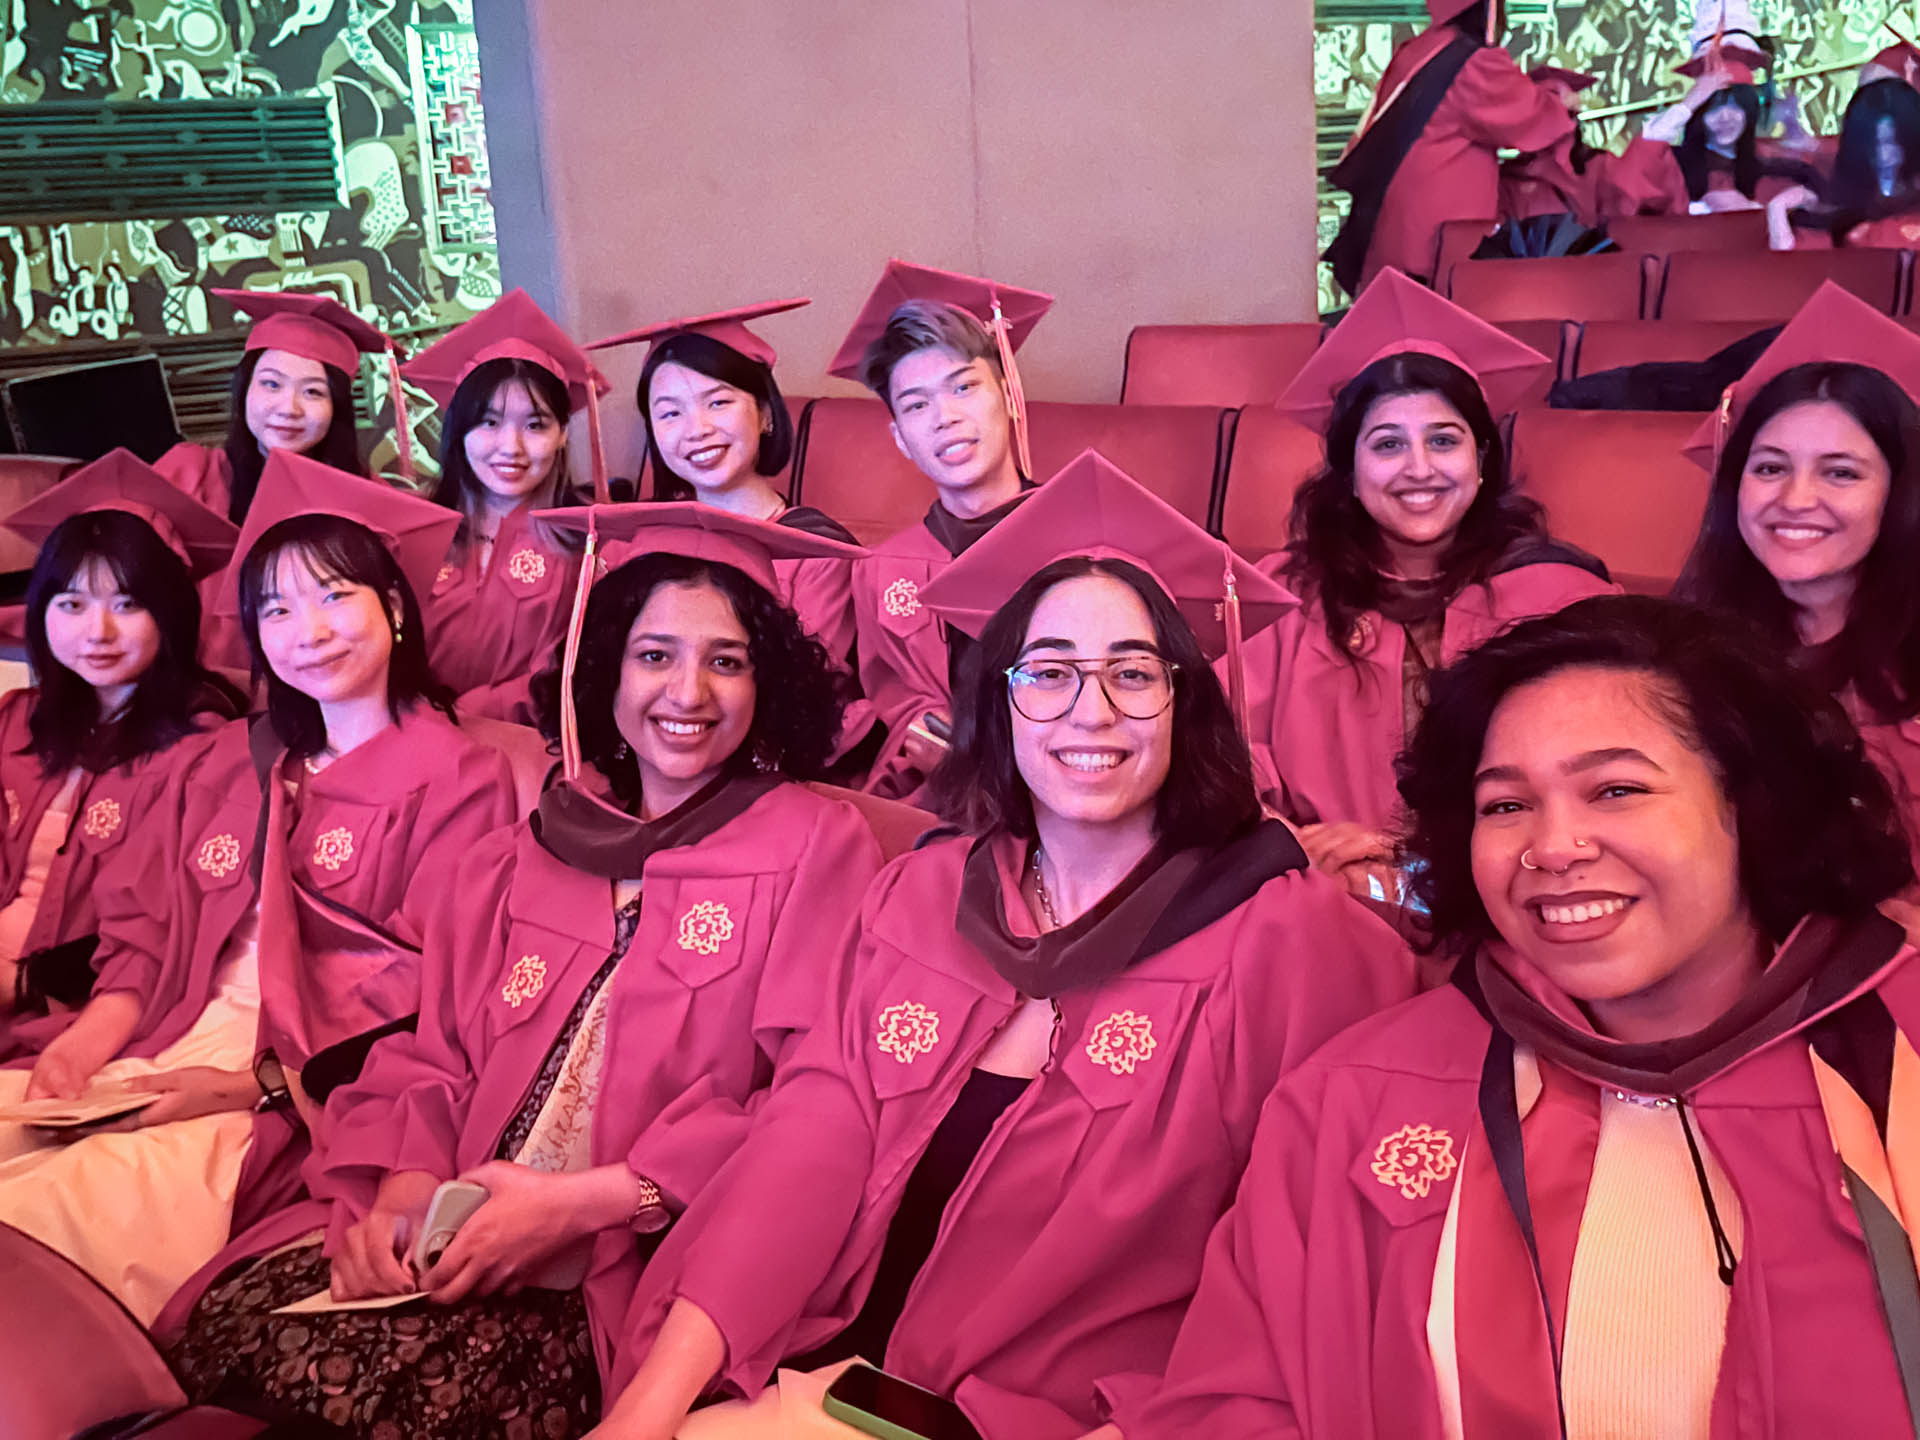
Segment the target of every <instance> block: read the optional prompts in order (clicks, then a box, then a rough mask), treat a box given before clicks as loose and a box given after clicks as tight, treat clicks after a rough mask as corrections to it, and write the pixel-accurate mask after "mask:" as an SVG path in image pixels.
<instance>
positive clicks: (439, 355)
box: [400, 290, 613, 410]
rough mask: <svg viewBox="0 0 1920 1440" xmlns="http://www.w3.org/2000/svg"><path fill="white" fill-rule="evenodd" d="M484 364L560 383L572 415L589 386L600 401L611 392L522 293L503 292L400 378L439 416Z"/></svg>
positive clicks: (578, 351) (423, 353) (414, 361)
mask: <svg viewBox="0 0 1920 1440" xmlns="http://www.w3.org/2000/svg"><path fill="white" fill-rule="evenodd" d="M489 360H528V361H531V362H532V363H533V364H535V365H538V366H539V367H540V368H541V369H543V370H546V371H548V372H549V373H551V374H553V375H555V376H557V377H558V378H559V379H561V380H562V381H564V382H565V383H566V387H567V396H568V398H569V400H570V401H571V402H572V404H573V407H574V408H575V409H576V410H581V409H585V408H586V404H587V390H588V387H589V386H591V387H593V389H594V390H596V391H597V392H598V393H599V394H601V395H605V394H606V393H607V392H608V391H609V390H610V389H612V388H613V387H612V386H611V385H610V384H609V383H608V381H607V377H606V376H604V375H602V374H601V373H600V372H599V371H598V370H597V369H595V368H594V364H593V361H592V360H591V359H589V358H588V356H587V352H586V351H585V350H583V349H581V348H580V346H578V345H576V344H574V343H573V341H572V340H570V339H568V338H567V332H566V331H564V330H562V329H561V328H560V327H559V326H558V325H557V324H555V323H554V321H553V319H552V318H551V317H550V316H549V315H548V314H547V312H546V311H544V310H542V309H541V308H540V307H539V306H538V305H536V304H535V303H534V300H533V297H532V296H531V295H529V294H527V292H526V291H525V290H509V291H508V292H507V293H506V294H505V295H502V296H501V297H500V298H499V299H498V300H496V301H494V302H493V304H491V305H489V306H488V307H487V308H486V309H485V310H482V311H481V312H480V313H479V314H478V315H476V316H474V317H473V318H472V319H471V320H469V321H467V322H466V323H465V324H464V325H461V326H460V327H459V328H458V329H456V330H453V331H451V332H449V333H448V334H446V335H443V336H441V337H440V338H439V339H438V340H436V341H434V342H433V344H431V345H429V346H428V347H427V348H426V349H425V350H422V351H421V352H420V353H419V354H418V355H416V356H414V357H413V359H411V360H409V361H408V362H407V363H406V364H405V365H404V366H402V367H401V370H400V373H401V374H403V375H405V376H406V377H407V379H409V380H411V381H412V382H413V383H414V384H416V385H418V386H419V387H420V388H421V389H422V390H424V391H426V392H427V393H428V394H429V395H431V396H433V399H434V403H435V404H437V405H439V406H440V408H441V409H443V410H444V409H445V408H446V407H447V405H448V403H449V402H450V401H451V400H452V399H453V392H454V391H455V390H457V389H459V388H460V382H461V381H462V380H464V379H466V378H467V376H468V375H470V374H471V373H472V372H473V371H474V369H475V368H476V367H478V366H480V365H484V364H485V363H486V362H487V361H489Z"/></svg>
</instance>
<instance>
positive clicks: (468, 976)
mask: <svg viewBox="0 0 1920 1440" xmlns="http://www.w3.org/2000/svg"><path fill="white" fill-rule="evenodd" d="M540 519H541V521H542V522H543V523H549V524H554V525H558V526H561V527H565V528H567V529H570V530H574V531H580V530H585V531H587V532H588V536H589V553H588V559H587V563H589V564H592V563H593V561H594V559H595V556H594V554H593V549H594V548H595V547H596V546H600V545H604V546H605V548H606V554H607V559H608V560H609V561H610V562H611V563H612V566H613V568H612V569H611V570H610V571H609V572H608V573H607V574H606V576H605V577H604V578H602V579H601V580H600V581H599V582H598V583H597V584H595V585H594V586H593V589H592V591H591V594H590V596H589V597H587V598H586V601H585V605H584V616H582V615H580V614H576V615H575V617H574V624H573V629H572V634H573V642H572V644H577V646H578V650H577V656H576V653H575V652H574V650H573V648H572V644H570V645H569V647H568V649H567V652H566V659H565V663H564V668H563V670H562V673H561V674H560V675H559V676H556V675H554V674H553V673H552V672H551V671H549V672H546V673H544V674H543V675H542V676H541V677H540V683H538V684H536V686H535V694H536V703H537V704H538V705H539V707H540V710H541V713H542V718H543V722H544V726H545V728H546V729H547V730H548V731H549V733H550V734H553V735H555V736H558V737H559V738H560V740H561V743H562V751H563V754H564V755H565V757H566V760H567V772H568V779H566V780H564V781H562V782H560V783H557V784H555V785H554V786H553V787H551V788H550V789H549V790H548V791H547V793H546V794H545V795H544V796H543V797H542V800H541V803H540V808H539V811H538V812H537V814H536V815H534V816H533V817H532V818H531V819H530V821H529V822H528V823H526V824H524V825H517V826H513V827H509V828H506V829H502V830H500V831H497V832H495V833H494V834H493V835H492V836H490V837H489V838H488V839H486V840H485V841H483V842H482V843H480V844H479V845H478V846H476V847H474V848H473V850H472V852H471V853H470V854H469V855H468V857H467V859H466V861H465V863H464V864H463V865H462V866H461V867H460V869H459V871H458V873H457V875H456V876H454V877H453V878H452V881H451V883H449V884H447V885H445V886H444V890H443V893H444V897H445V904H444V905H443V906H442V907H441V908H440V910H439V911H438V912H437V913H436V914H435V915H433V916H432V917H430V919H429V922H428V931H427V939H426V944H425V949H424V956H423V961H422V963H423V965H424V966H425V979H424V982H423V990H422V997H421V1010H420V1020H419V1026H418V1029H417V1032H416V1033H412V1034H407V1033H401V1034H395V1035H392V1036H390V1037H388V1038H386V1039H383V1040H381V1041H379V1042H378V1043H377V1044H376V1045H375V1046H374V1048H373V1050H372V1053H371V1055H370V1057H369V1059H368V1061H367V1064H366V1067H365V1069H364V1070H363V1072H362V1073H361V1074H360V1076H359V1078H358V1079H357V1080H355V1081H353V1082H352V1083H350V1084H347V1085H345V1086H343V1087H342V1088H340V1089H339V1090H337V1091H336V1092H335V1093H334V1094H333V1096H332V1098H331V1100H330V1102H329V1104H328V1106H327V1111H326V1118H325V1130H326V1135H327V1144H326V1153H325V1155H324V1157H323V1159H322V1163H320V1164H318V1165H317V1166H315V1167H313V1168H312V1170H311V1171H310V1180H311V1183H312V1186H313V1190H314V1194H315V1196H316V1197H317V1199H316V1200H314V1201H311V1202H308V1203H307V1204H305V1205H302V1206H298V1207H295V1208H293V1209H291V1210H288V1211H284V1212H282V1213H281V1214H280V1215H277V1216H274V1217H272V1218H271V1219H269V1220H268V1221H266V1222H264V1223H263V1224H261V1225H259V1226H257V1227H255V1229H254V1230H253V1231H252V1233H251V1234H249V1235H246V1236H242V1237H241V1238H240V1239H239V1240H237V1241H236V1242H235V1243H234V1245H233V1246H231V1247H229V1250H228V1252H227V1256H226V1257H225V1260H224V1261H223V1262H216V1264H215V1265H213V1266H210V1267H208V1269H207V1270H206V1271H204V1272H203V1275H206V1276H209V1277H212V1280H211V1287H210V1288H208V1289H206V1291H205V1293H204V1296H203V1297H201V1298H199V1299H198V1301H197V1303H195V1295H196V1293H197V1291H198V1288H199V1287H189V1289H188V1290H187V1291H185V1292H183V1293H182V1295H181V1296H179V1297H176V1299H175V1302H174V1304H173V1306H172V1307H170V1311H169V1315H168V1316H165V1317H162V1321H161V1324H160V1326H159V1329H160V1330H161V1331H162V1332H163V1333H166V1332H168V1331H169V1330H170V1328H171V1327H173V1326H175V1325H177V1324H178V1323H180V1322H184V1323H185V1332H184V1335H183V1336H181V1337H180V1338H178V1340H177V1343H176V1345H175V1348H174V1359H175V1362H176V1364H177V1365H178V1366H179V1368H180V1369H181V1371H182V1373H183V1374H184V1375H185V1377H186V1378H187V1381H188V1387H189V1389H191V1390H194V1391H196V1392H198V1393H200V1394H203V1395H210V1394H213V1393H215V1392H220V1393H221V1394H222V1396H223V1399H224V1400H225V1402H226V1403H228V1404H233V1403H236V1401H235V1398H234V1397H235V1396H250V1397H252V1398H253V1400H255V1401H258V1402H262V1403H264V1404H265V1405H267V1406H269V1407H277V1408H280V1409H289V1408H290V1409H295V1410H307V1411H312V1412H316V1413H318V1414H320V1415H321V1416H322V1417H323V1418H325V1419H327V1420H329V1421H332V1422H334V1423H336V1424H338V1425H341V1426H342V1427H344V1428H347V1429H350V1430H351V1431H352V1433H354V1434H357V1435H362V1436H365V1435H377V1434H386V1433H389V1432H391V1433H395V1434H405V1435H408V1436H421V1437H437V1436H445V1437H459V1440H468V1437H480V1436H496V1435H503V1434H513V1433H516V1432H515V1430H514V1427H513V1424H512V1421H513V1419H514V1418H515V1417H521V1418H522V1419H524V1418H525V1417H532V1418H533V1421H534V1423H535V1424H536V1425H538V1426H543V1427H545V1428H544V1429H542V1430H540V1431H539V1433H543V1434H552V1435H577V1434H580V1433H581V1432H583V1431H584V1430H585V1429H586V1428H588V1427H589V1426H590V1425H591V1424H592V1423H593V1422H594V1421H595V1420H596V1419H597V1418H598V1413H599V1407H600V1393H601V1389H600V1387H601V1376H602V1374H603V1373H605V1369H606V1367H607V1366H609V1365H610V1364H611V1363H612V1360H613V1355H614V1342H615V1340H616V1338H617V1333H618V1325H619V1322H620V1319H621V1317H622V1315H623V1313H624V1309H625V1306H626V1302H627V1298H628V1296H629V1295H631V1294H632V1291H633V1287H634V1284H635V1281H636V1279H637V1277H638V1275H639V1273H640V1271H641V1268H642V1267H643V1265H644V1264H645V1263H646V1259H647V1257H648V1255H649V1254H650V1253H651V1252H652V1249H653V1246H654V1245H655V1244H656V1243H657V1240H658V1236H659V1233H660V1232H661V1231H662V1230H663V1229H665V1228H666V1227H667V1226H669V1225H670V1224H672V1223H673V1220H674V1217H675V1216H677V1215H678V1214H679V1213H680V1212H681V1211H682V1210H683V1209H684V1208H685V1207H686V1206H688V1205H689V1204H691V1203H692V1202H693V1201H694V1199H695V1198H696V1197H697V1196H698V1195H699V1194H700V1192H701V1190H702V1189H703V1187H704V1186H705V1185H706V1183H707V1181H708V1179H709V1178H710V1177H711V1176H712V1174H713V1173H714V1172H715V1171H716V1170H717V1169H718V1168H719V1166H720V1164H721V1162H722V1161H723V1160H725V1159H726V1157H727V1156H728V1155H729V1154H730V1153H731V1152H732V1151H733V1150H734V1149H735V1148H736V1146H737V1145H738V1144H739V1142H740V1140H741V1138H742V1137H743V1136H744V1134H745V1131H746V1127H747V1122H748V1120H749V1119H750V1117H751V1116H752V1114H753V1113H754V1111H755V1110H756V1109H757V1108H758V1107H759V1105H760V1103H761V1101H762V1099H763V1098H764V1095H765V1090H766V1086H767V1083H768V1080H769V1078H770V1077H771V1076H772V1075H773V1073H774V1071H775V1070H776V1068H777V1067H778V1066H779V1065H780V1063H781V1062H782V1061H783V1060H784V1059H785V1058H786V1057H787V1055H788V1054H789V1053H790V1052H791V1050H792V1049H793V1048H794V1046H795V1045H797V1043H798V1042H799V1040H800V1038H801V1037H802V1036H803V1035H804V1034H805V1032H806V1031H807V1029H808V1027H809V1026H810V1025H811V1024H812V1022H813V1019H814V1016H815V1014H816V1011H817V1010H818V1007H819V1001H820V997H821V995H822V994H823V993H824V992H825V989H826V986H827V983H828V980H829V976H830V968H831V967H830V957H831V951H832V947H833V944H834V942H835V940H836V939H837V937H838V936H839V934H840V932H841V931H842V930H843V929H844V928H845V927H846V926H847V925H848V924H849V923H850V922H851V921H852V919H853V917H854V916H855V914H856V913H857V911H858V907H859V901H860V897H861V895H862V894H863V893H864V891H865V889H866V886H867V882H868V881H869V880H870V879H871V878H872V877H873V875H874V873H875V872H876V871H877V870H878V868H879V866H880V861H881V850H880V845H879V843H878V842H877V841H876V839H875V835H874V831H873V829H872V828H871V826H870V824H869V822H868V820H867V819H866V818H865V814H864V812H863V810H862V809H860V808H858V807H856V805H855V804H854V803H853V802H852V800H851V799H850V798H849V797H847V796H846V794H845V792H835V791H829V790H824V789H815V788H813V787H812V786H810V785H808V784H807V783H805V782H807V781H809V780H811V779H812V778H813V777H815V776H817V775H819V774H820V773H821V771H822V769H823V768H824V766H825V765H826V763H827V759H828V756H829V754H830V753H831V750H832V745H833V739H834V736H835V734H836V732H837V730H838V727H839V721H840V710H841V703H842V701H841V695H840V684H841V681H840V680H839V678H838V677H837V675H836V673H835V671H834V669H833V667H832V666H831V664H830V663H829V661H828V658H827V654H826V651H825V650H824V649H823V648H822V647H821V645H820V644H819V642H818V641H816V640H814V639H813V638H812V637H811V636H809V635H807V634H806V633H805V632H804V631H803V630H802V629H801V627H800V623H799V621H798V620H797V619H796V618H795V617H794V615H793V613H792V612H791V611H790V610H788V609H786V608H785V607H784V606H782V605H781V604H780V603H779V602H778V601H777V600H776V599H775V598H774V593H773V587H774V584H775V580H774V572H773V562H774V560H775V559H799V558H816V557H819V558H827V557H830V558H837V559H843V560H847V559H852V558H853V557H854V556H855V555H857V554H858V551H857V549H855V548H854V547H852V546H846V545H841V544H839V543H838V542H835V541H831V540H822V539H819V538H818V537H815V536H811V535H807V534H805V533H804V532H801V531H797V530H793V529H790V528H788V527H783V526H777V525H770V524H766V523H764V522H761V521H758V520H752V519H746V518H743V517H738V516H733V515H729V514H727V513H726V512H724V511H721V510H717V509H715V508H713V507H711V506H705V505H697V504H658V505H654V504H644V505H629V506H594V507H582V508H575V509H568V510H557V511H546V512H543V514H542V515H541V516H540ZM622 551H624V552H625V553H621V552H622ZM455 1180H457V1181H459V1182H461V1184H462V1186H464V1187H479V1191H478V1193H479V1195H480V1197H481V1198H483V1199H484V1203H483V1204H480V1205H479V1206H478V1208H477V1209H473V1210H472V1213H471V1216H470V1217H469V1218H467V1219H466V1220H465V1223H464V1224H461V1225H460V1226H459V1228H458V1233H457V1234H455V1235H452V1236H447V1235H441V1236H440V1237H439V1239H438V1240H437V1241H436V1242H435V1248H433V1249H423V1247H422V1246H421V1245H420V1243H419V1242H420V1240H421V1236H422V1229H423V1225H424V1223H425V1222H426V1220H427V1217H428V1214H429V1211H430V1209H431V1208H432V1206H433V1201H434V1197H435V1194H436V1192H437V1191H439V1190H440V1189H441V1187H442V1186H443V1185H445V1184H446V1182H449V1181H455ZM261 1255H264V1256H265V1258H264V1259H260V1260H258V1261H256V1262H253V1263H242V1264H240V1265H238V1266H237V1267H236V1266H235V1265H234V1264H233V1263H232V1261H233V1259H234V1257H250V1256H261ZM316 1293H318V1294H323V1295H324V1294H331V1295H332V1296H333V1297H334V1298H335V1299H338V1300H364V1299H367V1298H370V1297H391V1296H413V1297H418V1298H419V1299H430V1300H431V1301H433V1302H434V1303H433V1305H432V1306H431V1307H430V1308H428V1307H418V1306H416V1307H415V1308H402V1309H377V1310H370V1311H346V1312H342V1313H338V1314H321V1315H301V1316H293V1317H287V1316H277V1315H274V1314H272V1313H271V1312H272V1311H274V1310H276V1309H277V1308H278V1307H279V1306H281V1305H284V1304H287V1303H288V1302H290V1301H294V1300H299V1299H303V1298H306V1297H308V1296H311V1295H314V1294H316ZM189 1306H191V1311H190V1313H189ZM423 1351H424V1352H426V1353H428V1354H430V1355H431V1356H432V1357H433V1359H434V1363H433V1364H431V1365H425V1364H420V1363H416V1362H417V1361H418V1360H419V1358H420V1356H421V1354H422V1353H423ZM296 1353H298V1354H300V1355H303V1356H306V1357H308V1358H309V1359H310V1361H311V1363H302V1364H298V1365H291V1364H289V1363H288V1360H289V1357H290V1356H291V1355H294V1354H296Z"/></svg>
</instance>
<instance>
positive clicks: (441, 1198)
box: [413, 1180, 487, 1275]
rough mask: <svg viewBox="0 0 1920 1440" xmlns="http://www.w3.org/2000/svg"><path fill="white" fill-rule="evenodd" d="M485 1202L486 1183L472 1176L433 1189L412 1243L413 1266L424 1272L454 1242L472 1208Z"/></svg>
mask: <svg viewBox="0 0 1920 1440" xmlns="http://www.w3.org/2000/svg"><path fill="white" fill-rule="evenodd" d="M486 1203H487V1187H486V1186H484V1185H476V1184H474V1182H473V1181H471V1180H446V1181H443V1182H441V1185H440V1188H439V1189H438V1190H435V1191H434V1192H433V1200H432V1203H430V1204H429V1205H428V1206H427V1218H426V1219H425V1220H423V1221H421V1222H420V1235H419V1238H418V1239H416V1240H415V1241H414V1243H413V1270H414V1273H415V1274H416V1275H424V1274H426V1273H427V1271H429V1270H431V1269H432V1268H433V1266H434V1262H435V1261H437V1260H439V1258H440V1256H441V1254H442V1252H444V1251H445V1250H446V1248H447V1246H449V1245H451V1244H452V1243H453V1237H454V1236H455V1235H457V1234H459V1233H460V1227H461V1226H462V1225H464V1224H466V1223H467V1221H468V1220H470V1219H472V1218H473V1212H474V1211H476V1210H478V1209H479V1208H480V1207H481V1206H482V1205H484V1204H486Z"/></svg>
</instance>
